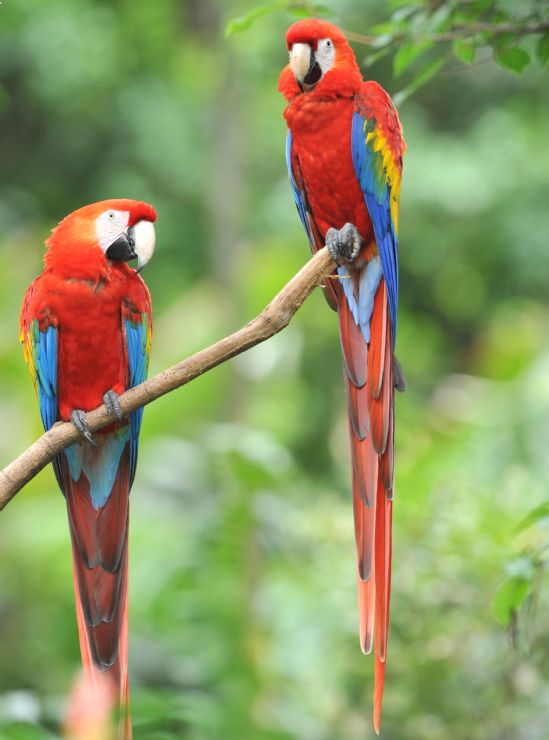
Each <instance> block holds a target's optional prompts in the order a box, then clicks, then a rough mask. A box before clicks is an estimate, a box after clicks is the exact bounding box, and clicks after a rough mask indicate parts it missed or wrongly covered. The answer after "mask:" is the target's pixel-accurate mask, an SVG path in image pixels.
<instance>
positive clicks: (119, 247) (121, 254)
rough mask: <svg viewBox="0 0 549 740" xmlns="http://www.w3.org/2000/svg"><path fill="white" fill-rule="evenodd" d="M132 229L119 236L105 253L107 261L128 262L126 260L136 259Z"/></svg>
mask: <svg viewBox="0 0 549 740" xmlns="http://www.w3.org/2000/svg"><path fill="white" fill-rule="evenodd" d="M132 231H133V227H132V228H131V229H128V230H127V231H126V232H125V233H124V234H121V236H119V237H118V238H117V239H116V240H115V241H114V242H113V243H112V244H110V245H109V248H108V249H107V251H106V252H105V256H106V257H107V259H110V260H113V262H128V260H134V259H135V258H136V257H137V254H136V253H135V249H134V247H135V239H134V236H133V233H132Z"/></svg>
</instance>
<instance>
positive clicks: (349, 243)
mask: <svg viewBox="0 0 549 740" xmlns="http://www.w3.org/2000/svg"><path fill="white" fill-rule="evenodd" d="M325 241H326V247H327V248H328V252H329V253H330V255H331V257H332V259H333V261H334V262H335V263H336V264H338V265H341V264H343V262H353V261H354V260H355V259H356V258H357V257H358V253H359V252H360V249H361V247H362V237H361V236H360V232H359V230H358V229H357V227H356V226H355V225H354V224H345V226H344V227H343V228H342V229H334V228H331V229H328V231H327V232H326V240H325Z"/></svg>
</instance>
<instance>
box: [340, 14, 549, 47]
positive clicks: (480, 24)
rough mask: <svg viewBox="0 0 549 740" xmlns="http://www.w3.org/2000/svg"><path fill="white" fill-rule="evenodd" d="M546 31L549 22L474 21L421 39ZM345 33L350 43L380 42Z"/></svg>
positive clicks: (402, 38)
mask: <svg viewBox="0 0 549 740" xmlns="http://www.w3.org/2000/svg"><path fill="white" fill-rule="evenodd" d="M546 31H549V21H541V20H540V21H539V22H535V23H526V24H520V23H517V24H513V23H489V22H485V21H474V22H471V23H464V24H460V25H456V26H454V27H452V28H450V29H449V30H448V31H444V32H442V33H430V34H426V35H425V37H421V38H422V39H423V38H424V39H425V40H426V41H433V42H445V41H457V40H461V39H467V38H472V37H473V36H475V35H476V34H477V33H489V34H492V35H493V36H501V35H503V34H505V33H515V34H517V35H518V36H529V35H537V34H541V33H545V32H546ZM344 33H345V35H346V36H347V38H348V39H349V40H350V41H354V42H355V43H357V44H366V45H367V46H372V45H373V44H375V42H376V41H378V40H379V37H378V36H368V35H366V34H363V33H355V32H354V31H345V32H344ZM407 38H408V36H407V35H406V34H404V33H403V34H398V35H397V36H393V37H392V38H391V41H390V43H391V44H393V43H395V42H397V41H405V40H406V39H407Z"/></svg>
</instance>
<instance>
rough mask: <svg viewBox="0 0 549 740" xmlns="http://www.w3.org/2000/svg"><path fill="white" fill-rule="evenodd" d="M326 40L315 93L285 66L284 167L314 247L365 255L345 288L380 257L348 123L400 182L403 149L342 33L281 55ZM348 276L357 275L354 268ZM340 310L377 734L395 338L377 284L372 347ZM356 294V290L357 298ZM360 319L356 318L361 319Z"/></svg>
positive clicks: (384, 98) (325, 26)
mask: <svg viewBox="0 0 549 740" xmlns="http://www.w3.org/2000/svg"><path fill="white" fill-rule="evenodd" d="M322 38H330V39H331V40H332V43H333V45H334V48H335V62H334V65H333V67H332V68H331V69H330V70H329V72H327V73H325V74H324V76H323V77H322V78H321V79H320V81H319V82H318V83H317V84H316V85H315V86H314V88H312V89H307V90H305V91H304V90H302V89H301V88H300V86H299V85H298V84H297V82H296V80H295V78H294V75H293V73H292V70H291V67H290V66H288V67H286V68H285V69H284V70H283V71H282V73H281V75H280V81H279V90H280V91H281V92H282V93H283V95H284V96H285V97H286V99H287V100H288V101H289V104H288V106H287V108H286V110H285V112H284V116H285V118H286V121H287V123H288V128H289V129H290V131H291V133H292V151H291V165H292V174H293V177H294V180H295V182H296V185H297V186H298V188H299V190H300V191H301V193H302V196H303V198H304V202H305V205H306V210H307V213H308V219H309V226H310V225H311V224H314V227H315V228H314V230H313V229H311V233H312V234H313V237H314V243H315V248H320V247H321V246H322V245H323V243H324V237H325V235H326V232H327V231H328V229H329V228H336V229H340V228H342V227H343V226H344V225H345V224H346V223H352V224H354V225H355V226H356V227H357V229H358V231H359V233H360V235H361V236H362V239H363V248H362V250H361V252H360V254H359V257H358V259H357V260H355V262H354V263H353V266H352V269H351V280H353V281H354V284H355V286H356V283H357V274H358V271H359V270H361V269H363V267H364V264H365V262H367V261H368V260H371V259H372V258H373V257H374V256H376V255H377V254H378V249H377V245H376V241H375V235H374V231H373V226H372V221H371V218H370V215H369V213H368V209H367V207H366V201H365V197H364V193H363V192H362V188H361V185H360V182H359V180H358V178H357V175H356V172H355V167H354V163H353V159H352V144H351V131H352V118H353V114H354V111H355V110H356V109H358V110H359V111H360V112H361V113H362V114H363V115H364V116H365V117H366V118H368V119H375V121H376V126H377V127H378V129H379V131H380V133H381V135H382V137H383V140H384V141H386V142H387V146H388V149H389V152H390V154H391V157H392V162H393V165H394V168H396V169H395V171H396V172H398V174H399V175H400V171H401V166H402V155H403V154H404V150H405V145H404V140H403V138H402V129H401V127H400V122H399V120H398V115H397V113H396V110H395V108H394V107H393V105H392V103H391V100H390V98H389V96H388V95H387V93H386V92H385V91H384V90H383V88H381V87H380V86H379V85H378V84H377V83H375V82H363V80H362V75H361V73H360V69H359V67H358V65H357V63H356V60H355V57H354V54H353V52H352V50H351V48H350V46H349V44H348V43H347V41H346V39H345V37H344V35H343V34H342V32H341V31H340V30H339V29H337V28H336V27H335V26H333V25H332V24H329V23H326V22H325V21H319V20H303V21H299V22H298V23H295V24H294V25H292V26H291V28H290V29H289V31H288V34H287V43H288V48H289V49H290V50H291V49H292V46H293V44H296V43H302V44H309V45H310V46H311V47H312V48H313V49H315V48H317V44H318V40H319V39H322ZM353 268H354V269H353ZM338 287H339V290H338V301H337V308H338V314H339V328H340V339H341V347H342V352H343V361H344V376H345V388H346V396H347V405H348V415H349V436H350V447H351V460H352V471H353V509H354V519H355V538H356V555H357V575H358V594H359V613H360V644H361V647H362V649H363V651H364V652H370V651H371V650H372V647H373V643H375V691H374V727H375V729H376V732H377V731H378V730H379V722H380V715H381V702H382V696H383V684H384V677H385V658H386V653H387V636H388V624H389V597H390V581H391V574H390V568H391V516H392V504H391V499H392V495H393V468H394V451H393V447H394V408H393V404H394V400H393V395H394V389H393V365H394V358H393V336H392V325H391V318H390V311H389V306H388V297H387V290H386V286H385V282H384V280H383V279H382V281H381V283H380V285H379V287H378V289H377V293H376V295H375V300H374V307H373V314H372V317H371V320H370V342H369V343H367V342H366V341H365V339H364V336H363V334H362V330H361V328H360V327H359V326H358V325H357V322H356V321H355V318H354V317H353V314H352V312H351V310H350V307H349V305H348V302H347V298H346V297H345V293H344V291H343V290H342V289H341V286H338ZM355 292H356V291H355ZM362 318H363V317H362Z"/></svg>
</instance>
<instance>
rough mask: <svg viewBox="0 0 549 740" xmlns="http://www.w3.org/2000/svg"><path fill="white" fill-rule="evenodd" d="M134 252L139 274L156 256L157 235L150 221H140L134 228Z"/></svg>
mask: <svg viewBox="0 0 549 740" xmlns="http://www.w3.org/2000/svg"><path fill="white" fill-rule="evenodd" d="M133 237H134V240H135V245H134V251H135V253H136V255H137V272H139V271H140V270H142V269H143V267H145V265H146V264H147V262H148V261H149V260H150V259H151V257H152V256H153V254H154V248H155V246H156V234H155V231H154V225H153V224H152V223H151V222H150V221H138V222H137V223H136V224H135V226H134V227H133Z"/></svg>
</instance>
